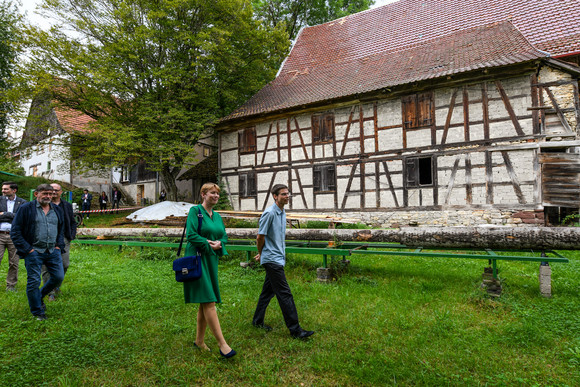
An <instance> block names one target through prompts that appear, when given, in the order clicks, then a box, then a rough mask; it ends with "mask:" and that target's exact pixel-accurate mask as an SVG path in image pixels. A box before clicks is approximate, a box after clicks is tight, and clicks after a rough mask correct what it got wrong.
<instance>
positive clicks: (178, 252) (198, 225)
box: [177, 206, 203, 258]
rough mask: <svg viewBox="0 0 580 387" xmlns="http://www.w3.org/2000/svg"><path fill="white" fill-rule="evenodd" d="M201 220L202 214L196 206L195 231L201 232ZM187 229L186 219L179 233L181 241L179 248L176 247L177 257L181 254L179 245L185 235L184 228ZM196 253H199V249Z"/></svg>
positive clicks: (181, 244)
mask: <svg viewBox="0 0 580 387" xmlns="http://www.w3.org/2000/svg"><path fill="white" fill-rule="evenodd" d="M202 221H203V214H202V213H201V209H200V208H199V206H198V207H197V233H198V234H199V233H200V232H201V222H202ZM186 229H187V221H185V226H183V233H181V241H180V242H179V249H177V258H179V256H180V255H181V246H183V238H184V237H185V230H186ZM196 250H198V254H197V255H199V249H196Z"/></svg>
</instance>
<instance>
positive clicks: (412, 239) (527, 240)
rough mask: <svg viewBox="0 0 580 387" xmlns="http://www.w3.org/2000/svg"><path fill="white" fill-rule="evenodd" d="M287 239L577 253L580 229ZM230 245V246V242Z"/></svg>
mask: <svg viewBox="0 0 580 387" xmlns="http://www.w3.org/2000/svg"><path fill="white" fill-rule="evenodd" d="M181 231H182V229H179V228H149V229H147V228H116V229H101V228H79V229H78V235H91V236H99V235H104V236H113V237H116V238H122V237H125V236H165V237H179V236H181ZM256 232H257V230H256V229H253V228H229V229H228V230H227V233H228V238H229V239H230V240H232V239H251V240H255V239H256ZM286 239H288V240H307V241H335V242H336V241H343V242H361V243H364V242H393V243H400V244H404V245H406V246H408V247H424V248H437V247H448V248H470V247H473V248H478V249H487V248H489V249H534V250H542V249H551V250H553V249H556V250H577V249H580V227H513V228H512V227H405V228H401V229H392V230H348V229H346V230H329V229H287V230H286ZM230 243H233V242H230Z"/></svg>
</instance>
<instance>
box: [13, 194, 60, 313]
mask: <svg viewBox="0 0 580 387" xmlns="http://www.w3.org/2000/svg"><path fill="white" fill-rule="evenodd" d="M53 191H54V189H53V188H52V187H51V186H50V184H41V185H39V186H38V187H37V188H36V190H35V191H34V196H35V197H36V199H35V200H33V201H31V202H28V203H25V204H23V205H22V206H20V209H19V210H18V212H17V213H16V216H15V217H14V221H13V222H12V229H11V230H10V237H11V238H12V242H14V246H15V247H16V250H17V251H18V255H19V256H20V258H24V263H25V266H26V272H27V273H28V283H27V284H26V296H27V297H28V305H29V306H30V312H31V313H32V315H33V316H35V317H36V318H37V320H40V321H43V320H46V314H45V310H46V306H45V305H44V302H43V301H42V300H43V298H44V297H45V296H46V295H47V294H48V293H50V292H51V291H52V290H53V289H54V288H56V287H58V286H59V285H60V284H61V282H62V280H63V279H64V270H63V268H62V258H61V255H60V253H61V251H64V248H65V244H64V213H63V211H62V209H61V208H60V207H59V206H57V205H55V204H54V203H52V195H53ZM42 265H45V266H46V269H47V270H48V273H49V274H50V280H48V282H47V283H46V284H45V285H44V286H43V287H42V289H39V287H40V270H41V268H42Z"/></svg>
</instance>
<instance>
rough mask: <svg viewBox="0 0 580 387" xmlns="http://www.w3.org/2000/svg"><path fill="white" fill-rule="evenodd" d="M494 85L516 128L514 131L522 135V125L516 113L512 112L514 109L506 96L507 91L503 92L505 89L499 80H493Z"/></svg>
mask: <svg viewBox="0 0 580 387" xmlns="http://www.w3.org/2000/svg"><path fill="white" fill-rule="evenodd" d="M495 87H496V88H497V90H498V91H499V94H500V96H501V100H502V101H503V104H504V106H505V108H506V110H507V112H508V115H509V116H510V118H511V120H512V123H513V124H514V128H515V129H516V133H517V134H518V135H520V136H524V135H525V133H524V131H523V130H522V126H521V125H520V122H519V121H518V118H517V116H516V113H515V112H514V109H513V107H512V105H511V103H510V100H509V97H508V95H507V93H506V92H505V90H504V88H503V86H502V84H501V82H500V81H499V80H496V81H495Z"/></svg>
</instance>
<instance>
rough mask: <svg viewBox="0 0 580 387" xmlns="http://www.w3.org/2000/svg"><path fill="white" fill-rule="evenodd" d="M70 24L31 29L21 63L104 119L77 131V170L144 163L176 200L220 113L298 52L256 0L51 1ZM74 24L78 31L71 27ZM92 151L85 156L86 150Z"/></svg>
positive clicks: (61, 100)
mask: <svg viewBox="0 0 580 387" xmlns="http://www.w3.org/2000/svg"><path fill="white" fill-rule="evenodd" d="M43 7H44V9H45V10H46V12H48V13H49V14H50V15H52V16H54V18H55V19H56V20H57V21H58V22H59V23H60V24H58V25H56V26H55V27H53V28H52V29H51V30H50V31H42V30H40V29H37V28H34V27H30V28H29V29H28V30H27V32H28V44H29V47H30V48H31V62H30V63H29V64H27V65H26V66H23V67H22V68H21V71H22V72H23V73H24V74H26V75H27V76H28V77H29V80H30V83H32V82H33V81H35V82H36V81H38V90H51V92H52V98H53V99H54V100H55V102H56V104H57V105H56V106H57V108H72V109H74V110H78V111H81V112H83V113H84V114H86V115H88V116H89V117H91V118H92V119H93V120H94V121H93V122H92V123H91V129H90V131H83V132H82V133H78V132H77V133H74V134H73V138H72V145H73V148H72V151H73V160H74V161H75V163H76V164H77V165H76V167H77V168H79V169H80V170H82V169H92V168H94V165H95V164H97V165H99V166H101V167H111V166H119V165H122V164H129V165H132V164H136V163H137V162H139V161H141V160H144V161H145V162H146V163H147V168H148V169H150V170H152V171H157V172H159V174H160V178H161V180H162V182H163V184H164V186H165V187H166V189H167V193H168V198H169V199H171V200H177V197H176V195H177V187H176V185H175V178H176V177H177V175H178V173H179V172H180V170H181V168H182V167H183V166H184V165H187V164H188V163H191V162H195V161H196V155H195V154H192V149H193V146H194V145H195V144H196V143H197V142H198V141H199V140H200V139H202V138H205V137H206V136H210V135H211V128H212V125H213V124H214V123H215V122H216V120H217V119H218V118H219V117H221V116H223V115H225V114H227V113H229V112H231V111H232V110H233V109H234V108H235V107H237V106H239V104H241V102H243V101H245V100H246V99H247V98H249V97H250V96H251V95H253V94H254V93H255V92H256V91H257V90H259V89H260V88H261V87H262V86H263V85H264V84H265V83H266V82H268V81H269V80H271V79H272V78H273V77H274V75H275V71H276V69H277V66H278V64H279V63H280V62H281V60H282V58H283V57H284V56H285V54H286V52H287V49H288V45H289V42H288V38H287V36H286V35H285V32H284V31H282V30H281V29H273V28H267V27H264V26H263V24H262V23H261V22H260V21H258V20H255V19H254V18H253V15H252V9H251V6H250V4H249V3H248V1H247V0H161V1H159V0H62V1H50V0H45V2H44V4H43ZM67 31H72V32H71V33H67ZM81 156H82V157H81Z"/></svg>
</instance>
